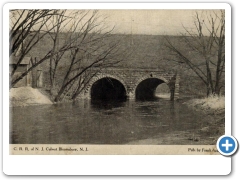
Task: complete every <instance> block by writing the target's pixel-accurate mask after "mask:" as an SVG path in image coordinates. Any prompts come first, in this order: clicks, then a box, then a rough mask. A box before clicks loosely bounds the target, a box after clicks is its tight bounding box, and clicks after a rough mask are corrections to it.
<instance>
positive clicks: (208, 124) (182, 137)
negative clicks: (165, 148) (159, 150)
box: [128, 96, 225, 145]
mask: <svg viewBox="0 0 240 180" xmlns="http://www.w3.org/2000/svg"><path fill="white" fill-rule="evenodd" d="M181 104H182V105H186V106H187V107H188V108H190V109H192V110H193V111H197V112H200V113H202V114H203V116H207V119H203V120H202V122H199V123H198V124H199V125H198V128H196V129H195V130H186V131H175V132H174V133H165V134H161V135H157V136H154V137H152V138H149V139H142V140H137V141H131V142H129V143H128V144H133V145H148V144H156V145H162V144H175V145H182V144H189V145H190V144H192V145H203V144H204V145H214V144H216V142H217V140H218V138H219V137H220V136H222V135H224V134H225V97H224V96H221V97H208V98H202V99H191V100H188V101H185V102H182V103H181Z"/></svg>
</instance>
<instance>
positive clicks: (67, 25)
mask: <svg viewBox="0 0 240 180" xmlns="http://www.w3.org/2000/svg"><path fill="white" fill-rule="evenodd" d="M79 7H80V6H79ZM227 37H228V36H227ZM9 105H10V107H9V113H10V115H9V116H10V119H9V145H11V147H13V148H11V149H10V153H11V152H12V151H13V152H12V153H13V154H14V152H15V151H16V153H21V150H22V149H23V147H24V151H28V150H30V148H29V149H27V150H26V147H31V148H33V152H32V153H37V152H39V151H40V150H41V149H43V148H44V150H45V151H49V150H50V149H52V151H54V153H56V154H58V153H59V151H70V152H69V153H71V152H72V151H78V153H79V151H89V148H90V153H93V152H91V147H92V148H94V147H95V146H96V145H97V146H98V147H100V148H101V146H103V145H104V146H106V147H107V150H108V151H111V145H117V146H118V147H123V148H126V147H133V146H134V148H135V149H138V150H139V151H140V152H137V153H136V154H139V153H140V154H141V153H144V154H148V152H145V151H144V152H141V148H140V147H142V146H143V145H144V147H146V148H150V149H151V148H152V145H154V147H156V146H157V147H158V146H159V147H161V146H162V145H164V146H165V145H166V146H168V147H170V146H173V147H175V145H177V146H178V145H201V146H202V145H203V146H208V145H211V147H215V146H214V145H215V144H216V143H217V140H218V138H219V137H220V136H222V135H224V134H225V9H78V7H76V9H10V10H9ZM32 145H34V146H32ZM50 145H51V146H50ZM60 145H61V146H60ZM123 145H124V146H123ZM135 145H137V146H135ZM75 146H77V148H76V149H75V148H73V147H75ZM93 146H94V147H93ZM55 149H56V151H57V152H55ZM172 149H174V148H172ZM211 149H212V148H211ZM105 150H106V149H105ZM107 150H106V152H105V154H108V151H107ZM92 151H93V150H92ZM191 151H195V149H189V146H188V148H187V152H186V153H190V152H191ZM201 152H202V153H217V151H213V150H210V152H209V151H208V148H206V151H205V149H204V148H201ZM25 153H28V152H25ZM159 153H160V154H161V152H159ZM93 154H94V153H93ZM97 154H98V153H97ZM99 154H101V153H99ZM109 154H114V152H109ZM116 154H121V153H119V152H116ZM124 154H128V151H127V152H124ZM129 154H134V152H133V151H131V152H129ZM150 154H151V153H150ZM154 154H158V153H157V152H154ZM173 154H174V153H173Z"/></svg>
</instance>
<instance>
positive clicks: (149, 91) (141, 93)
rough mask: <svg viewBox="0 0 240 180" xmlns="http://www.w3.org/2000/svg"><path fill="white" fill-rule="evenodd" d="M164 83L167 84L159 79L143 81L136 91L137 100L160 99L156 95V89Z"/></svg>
mask: <svg viewBox="0 0 240 180" xmlns="http://www.w3.org/2000/svg"><path fill="white" fill-rule="evenodd" d="M163 83H164V84H165V82H164V81H163V80H161V79H158V78H148V79H145V80H143V81H142V82H140V83H139V84H138V86H137V87H136V90H135V97H136V99H137V100H151V99H155V98H159V96H158V95H156V88H157V87H158V86H159V85H160V84H163ZM167 87H168V85H167Z"/></svg>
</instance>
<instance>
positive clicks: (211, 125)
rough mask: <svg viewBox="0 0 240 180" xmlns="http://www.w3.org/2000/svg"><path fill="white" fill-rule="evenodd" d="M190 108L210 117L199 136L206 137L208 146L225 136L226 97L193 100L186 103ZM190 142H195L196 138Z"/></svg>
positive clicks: (198, 132) (197, 133) (200, 130)
mask: <svg viewBox="0 0 240 180" xmlns="http://www.w3.org/2000/svg"><path fill="white" fill-rule="evenodd" d="M184 104H186V105H187V106H188V107H189V108H193V109H194V110H196V111H201V112H202V113H204V114H207V115H208V116H209V119H208V122H207V123H206V125H205V126H204V127H202V128H201V129H199V130H198V131H197V132H195V133H196V135H197V136H200V137H205V138H206V139H209V137H211V139H212V140H211V142H209V140H207V142H206V144H215V143H216V142H217V140H218V138H219V137H220V136H222V135H224V134H225V97H224V96H219V97H218V96H209V97H206V98H201V99H192V100H189V101H187V102H185V103H184ZM190 140H195V139H194V138H192V139H190Z"/></svg>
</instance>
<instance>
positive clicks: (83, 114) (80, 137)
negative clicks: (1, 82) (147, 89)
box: [10, 98, 209, 144]
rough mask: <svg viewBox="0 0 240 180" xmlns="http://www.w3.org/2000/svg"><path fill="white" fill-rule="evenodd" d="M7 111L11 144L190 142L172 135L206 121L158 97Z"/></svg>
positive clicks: (193, 112) (202, 124) (195, 127)
mask: <svg viewBox="0 0 240 180" xmlns="http://www.w3.org/2000/svg"><path fill="white" fill-rule="evenodd" d="M10 113H11V121H10V143H16V144H136V143H137V142H138V144H139V143H140V144H141V142H142V143H143V144H186V143H187V144H190V143H189V142H188V141H185V142H183V141H182V142H180V141H179V140H178V139H177V138H179V136H181V133H186V132H189V133H192V132H194V131H195V130H197V129H199V128H201V127H204V126H205V124H204V123H205V122H207V120H208V119H209V117H208V116H206V115H205V116H204V115H203V114H201V113H200V112H196V111H194V110H191V109H189V108H188V107H187V106H185V105H184V104H182V103H181V102H176V101H175V102H172V101H169V100H166V99H160V98H158V99H153V100H149V101H135V100H125V101H114V102H113V101H104V102H103V101H97V100H96V101H91V100H81V101H78V102H73V103H65V104H55V105H40V106H28V107H13V108H10ZM174 138H176V140H175V141H174ZM184 138H185V140H186V137H184ZM144 140H148V141H144Z"/></svg>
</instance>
